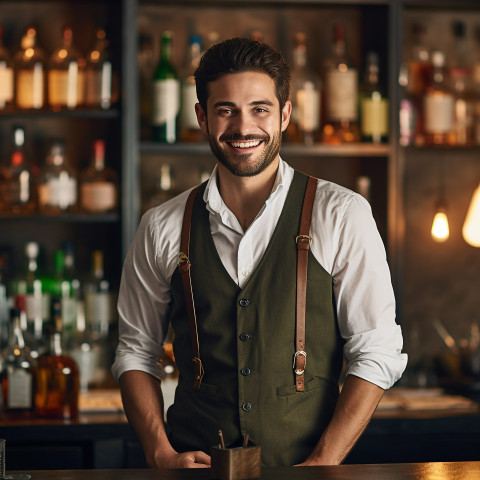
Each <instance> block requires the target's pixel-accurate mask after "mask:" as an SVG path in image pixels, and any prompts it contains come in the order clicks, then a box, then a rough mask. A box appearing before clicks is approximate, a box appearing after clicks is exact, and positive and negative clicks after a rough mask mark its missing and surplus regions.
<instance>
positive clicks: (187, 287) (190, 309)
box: [178, 186, 205, 390]
mask: <svg viewBox="0 0 480 480" xmlns="http://www.w3.org/2000/svg"><path fill="white" fill-rule="evenodd" d="M198 189H199V186H198V187H195V188H194V189H193V190H192V191H191V192H190V195H189V196H188V199H187V204H186V205H185V213H184V215H183V223H182V235H181V240H180V253H179V254H178V269H179V270H180V273H181V275H182V284H183V291H184V293H185V303H186V306H187V313H188V322H189V324H190V333H191V338H192V351H193V358H192V361H193V372H194V380H193V389H194V390H199V389H200V385H201V383H202V379H203V375H204V373H205V372H204V370H203V365H202V360H201V359H200V344H199V342H198V326H197V316H196V315H195V305H194V302H193V291H192V279H191V276H190V267H191V263H190V259H189V257H188V256H189V254H190V227H191V224H192V213H193V204H194V203H195V197H196V196H197V192H198Z"/></svg>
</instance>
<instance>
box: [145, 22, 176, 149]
mask: <svg viewBox="0 0 480 480" xmlns="http://www.w3.org/2000/svg"><path fill="white" fill-rule="evenodd" d="M172 38H173V34H172V32H171V31H165V32H163V35H162V44H161V54H160V61H159V63H158V65H157V68H156V69H155V73H154V74H153V99H152V103H153V113H152V130H153V132H152V133H153V139H154V140H156V141H159V142H166V143H175V142H176V141H177V117H178V113H179V111H180V82H179V80H178V76H177V72H176V70H175V68H174V66H173V62H172Z"/></svg>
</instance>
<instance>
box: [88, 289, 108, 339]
mask: <svg viewBox="0 0 480 480" xmlns="http://www.w3.org/2000/svg"><path fill="white" fill-rule="evenodd" d="M85 316H86V318H87V321H88V322H89V323H90V325H91V327H92V329H93V331H95V332H97V333H100V334H101V335H106V334H108V325H109V324H110V323H111V322H112V321H113V298H112V295H111V294H110V293H108V292H97V293H87V294H86V295H85Z"/></svg>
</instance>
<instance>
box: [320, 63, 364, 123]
mask: <svg viewBox="0 0 480 480" xmlns="http://www.w3.org/2000/svg"><path fill="white" fill-rule="evenodd" d="M357 77H358V75H357V71H356V70H355V69H353V68H350V69H348V70H347V71H345V72H340V71H339V70H335V69H331V70H329V71H328V72H327V74H326V77H325V92H326V97H325V100H326V107H327V116H328V120H330V121H334V122H338V121H341V120H349V121H356V120H357V96H358V92H357V83H358V82H357Z"/></svg>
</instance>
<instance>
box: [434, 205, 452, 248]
mask: <svg viewBox="0 0 480 480" xmlns="http://www.w3.org/2000/svg"><path fill="white" fill-rule="evenodd" d="M449 236H450V229H449V227H448V218H447V214H446V213H445V211H437V212H436V213H435V217H434V219H433V224H432V238H433V239H434V240H435V241H436V242H445V241H447V240H448V237H449Z"/></svg>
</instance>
